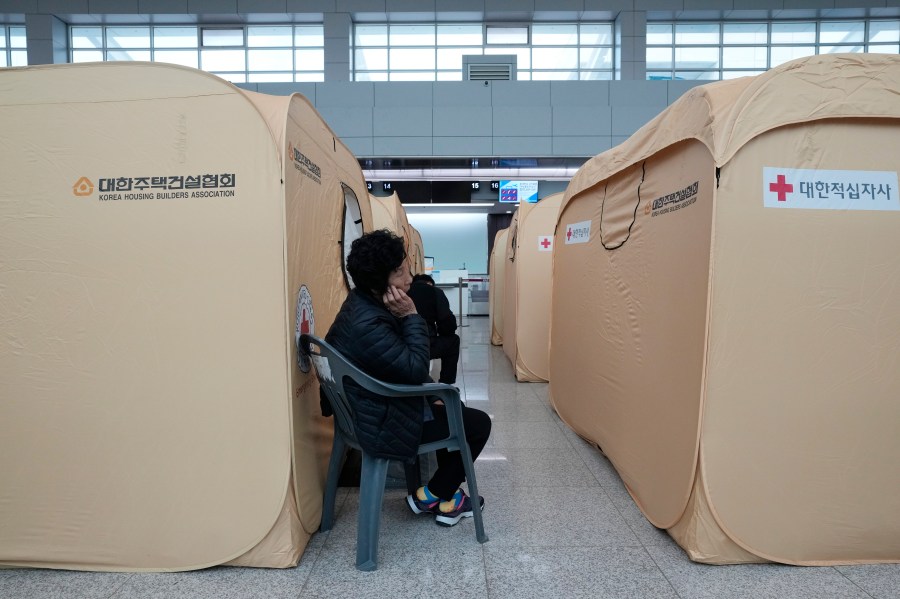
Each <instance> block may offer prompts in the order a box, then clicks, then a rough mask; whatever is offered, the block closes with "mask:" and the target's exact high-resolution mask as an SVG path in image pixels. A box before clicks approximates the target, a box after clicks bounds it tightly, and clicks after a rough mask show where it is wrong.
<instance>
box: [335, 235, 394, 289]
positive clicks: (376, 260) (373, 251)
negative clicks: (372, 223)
mask: <svg viewBox="0 0 900 599" xmlns="http://www.w3.org/2000/svg"><path fill="white" fill-rule="evenodd" d="M404 260H406V249H405V248H404V247H403V238H402V237H397V236H396V235H394V234H393V233H391V232H390V231H389V230H387V229H379V230H377V231H372V232H370V233H366V234H365V235H363V236H362V237H360V238H359V239H355V240H354V241H353V244H352V245H351V246H350V255H348V256H347V272H349V273H350V276H351V277H352V278H353V284H354V285H356V287H357V288H359V289H360V290H363V291H374V292H376V293H377V294H378V295H382V294H384V293H385V292H386V291H387V287H388V277H389V276H390V275H391V273H392V272H393V271H394V270H395V269H396V268H398V267H399V266H400V265H401V264H403V261H404Z"/></svg>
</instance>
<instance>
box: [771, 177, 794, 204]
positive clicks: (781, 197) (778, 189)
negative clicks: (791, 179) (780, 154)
mask: <svg viewBox="0 0 900 599" xmlns="http://www.w3.org/2000/svg"><path fill="white" fill-rule="evenodd" d="M777 179H778V182H777V183H769V191H774V192H775V193H777V194H778V201H779V202H784V201H786V200H787V194H789V193H791V192H793V191H794V186H793V184H791V183H787V182H785V180H784V175H778V177H777Z"/></svg>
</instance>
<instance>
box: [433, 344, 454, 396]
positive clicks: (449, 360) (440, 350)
mask: <svg viewBox="0 0 900 599" xmlns="http://www.w3.org/2000/svg"><path fill="white" fill-rule="evenodd" d="M435 358H440V359H441V376H440V378H438V382H439V383H447V384H448V385H452V384H453V383H455V382H456V366H457V364H459V335H456V334H452V335H442V336H440V337H432V338H431V359H432V360H433V359H435Z"/></svg>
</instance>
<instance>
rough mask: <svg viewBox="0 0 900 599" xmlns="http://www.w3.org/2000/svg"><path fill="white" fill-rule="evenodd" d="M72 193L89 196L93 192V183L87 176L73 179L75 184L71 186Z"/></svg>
mask: <svg viewBox="0 0 900 599" xmlns="http://www.w3.org/2000/svg"><path fill="white" fill-rule="evenodd" d="M72 193H74V194H75V195H77V196H79V197H81V196H89V195H91V194H92V193H94V184H93V183H91V180H90V179H88V178H87V177H82V178H80V179H79V180H78V181H75V185H73V186H72Z"/></svg>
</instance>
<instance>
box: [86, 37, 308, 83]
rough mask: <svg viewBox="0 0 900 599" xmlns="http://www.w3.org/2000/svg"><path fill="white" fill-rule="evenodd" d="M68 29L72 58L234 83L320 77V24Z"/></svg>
mask: <svg viewBox="0 0 900 599" xmlns="http://www.w3.org/2000/svg"><path fill="white" fill-rule="evenodd" d="M69 31H70V36H71V39H70V48H71V61H72V62H89V61H103V60H108V61H113V60H146V61H153V62H168V63H172V64H180V65H184V66H189V67H194V68H199V69H203V70H204V71H209V72H210V73H213V74H215V75H218V76H220V77H222V78H224V79H228V80H229V81H232V82H234V83H247V82H251V83H252V82H262V81H324V80H325V48H324V46H325V38H324V33H323V27H322V26H321V25H247V26H237V27H231V26H228V27H202V26H201V27H197V26H153V27H146V26H145V27H137V26H107V27H100V26H96V27H80V26H73V27H71V28H70V30H69Z"/></svg>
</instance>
